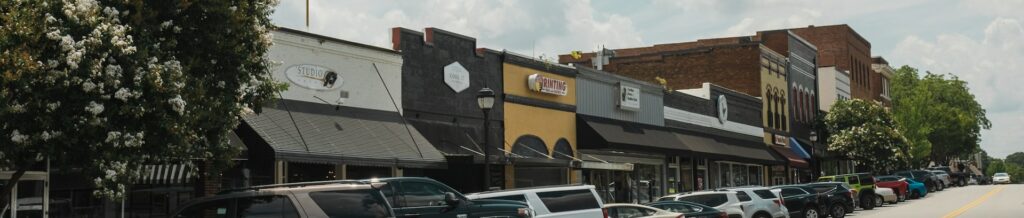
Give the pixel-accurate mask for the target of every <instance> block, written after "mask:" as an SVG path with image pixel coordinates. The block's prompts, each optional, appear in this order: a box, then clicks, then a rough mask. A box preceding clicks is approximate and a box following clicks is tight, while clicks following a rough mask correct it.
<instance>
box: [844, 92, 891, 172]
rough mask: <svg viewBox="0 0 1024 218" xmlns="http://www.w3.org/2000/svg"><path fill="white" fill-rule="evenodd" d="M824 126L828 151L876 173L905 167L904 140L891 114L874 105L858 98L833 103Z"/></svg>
mask: <svg viewBox="0 0 1024 218" xmlns="http://www.w3.org/2000/svg"><path fill="white" fill-rule="evenodd" d="M824 125H825V129H826V130H827V131H828V132H829V134H831V137H829V140H828V150H829V152H833V153H836V154H842V155H845V156H846V157H847V158H850V159H853V160H858V161H859V162H861V163H862V164H864V165H867V166H868V167H869V168H871V169H875V170H876V172H889V171H892V170H897V169H902V168H905V167H907V166H908V161H909V160H910V154H909V151H908V149H909V147H908V144H907V141H906V138H904V137H903V134H901V133H900V132H899V131H898V130H897V129H896V127H895V123H894V122H893V120H892V115H891V114H890V113H889V112H888V111H886V110H885V109H883V108H882V107H881V106H879V105H877V104H874V103H869V102H865V101H863V100H859V99H853V100H845V101H839V102H836V104H835V105H833V106H832V108H831V110H830V111H829V113H828V115H826V116H825V118H824Z"/></svg>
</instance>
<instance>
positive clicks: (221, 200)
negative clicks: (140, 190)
mask: <svg viewBox="0 0 1024 218" xmlns="http://www.w3.org/2000/svg"><path fill="white" fill-rule="evenodd" d="M399 199H401V200H399ZM248 216H268V217H354V218H381V217H408V216H427V217H453V218H455V217H487V216H493V217H532V216H533V211H532V210H530V208H529V207H527V205H526V204H525V203H523V202H516V201H508V200H469V199H467V198H466V197H465V196H463V195H462V194H461V193H459V192H457V191H455V190H454V189H452V188H450V187H448V186H446V185H444V184H442V183H440V182H437V181H434V180H432V179H428V178H412V177H398V178H385V179H373V180H336V181H320V182H303V183H288V184H278V185H266V186H254V187H249V188H244V189H236V190H228V191H224V192H221V193H220V194H218V195H215V196H210V197H204V198H199V199H196V200H193V201H191V202H190V203H187V204H185V205H184V206H182V207H181V208H180V209H178V210H177V211H176V212H175V213H174V216H173V217H181V218H185V217H187V218H203V217H248Z"/></svg>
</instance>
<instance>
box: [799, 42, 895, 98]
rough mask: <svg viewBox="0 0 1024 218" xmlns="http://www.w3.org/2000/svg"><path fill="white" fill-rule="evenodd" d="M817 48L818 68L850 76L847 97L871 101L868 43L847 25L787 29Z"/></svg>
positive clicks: (869, 48) (870, 60) (869, 43)
mask: <svg viewBox="0 0 1024 218" xmlns="http://www.w3.org/2000/svg"><path fill="white" fill-rule="evenodd" d="M789 31H792V32H793V33H796V35H798V36H800V37H801V38H803V39H805V40H807V41H809V42H811V44H814V46H817V47H818V65H819V66H834V67H835V68H836V70H838V71H845V72H849V74H850V95H851V96H852V97H853V98H857V99H863V100H866V101H872V100H874V99H875V98H874V97H872V94H871V77H872V74H873V73H872V70H871V64H872V63H873V61H872V59H871V42H868V40H867V39H865V38H864V37H863V36H861V35H860V34H859V33H857V31H855V30H853V28H852V27H850V26H849V25H846V24H840V25H832V26H808V27H804V28H794V29H789Z"/></svg>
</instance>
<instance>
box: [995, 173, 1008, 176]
mask: <svg viewBox="0 0 1024 218" xmlns="http://www.w3.org/2000/svg"><path fill="white" fill-rule="evenodd" d="M1007 175H1009V174H1006V173H996V176H1007Z"/></svg>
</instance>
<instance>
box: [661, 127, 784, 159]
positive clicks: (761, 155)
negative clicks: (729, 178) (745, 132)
mask: <svg viewBox="0 0 1024 218" xmlns="http://www.w3.org/2000/svg"><path fill="white" fill-rule="evenodd" d="M674 134H675V136H676V137H678V140H679V141H682V142H683V144H686V146H687V147H689V148H690V150H692V151H693V152H696V153H701V154H704V155H707V156H710V157H713V158H719V159H737V160H740V161H750V162H757V163H766V164H772V163H779V162H782V160H779V159H776V158H775V157H774V156H772V154H771V153H769V152H768V150H767V149H766V148H765V147H764V146H760V145H758V146H756V147H750V146H742V145H735V144H730V143H724V142H720V141H718V140H716V139H714V138H711V137H706V136H698V135H692V134H685V133H674Z"/></svg>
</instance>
